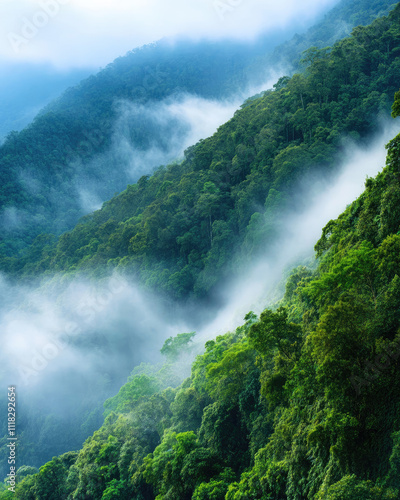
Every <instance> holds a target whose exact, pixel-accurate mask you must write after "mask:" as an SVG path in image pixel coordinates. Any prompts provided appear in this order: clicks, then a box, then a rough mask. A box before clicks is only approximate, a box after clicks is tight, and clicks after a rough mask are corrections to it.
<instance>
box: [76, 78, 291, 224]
mask: <svg viewBox="0 0 400 500" xmlns="http://www.w3.org/2000/svg"><path fill="white" fill-rule="evenodd" d="M284 74H285V69H284V68H279V69H278V68H277V69H274V68H271V69H270V71H269V76H268V79H267V80H266V81H264V82H263V83H261V84H259V85H257V86H249V87H247V88H246V89H244V90H242V91H240V92H237V93H236V94H235V95H233V96H232V97H230V98H229V99H223V100H217V99H206V98H204V97H199V96H197V95H193V94H189V93H186V92H185V93H183V92H181V93H175V94H174V95H172V96H170V97H168V98H166V99H164V100H162V101H160V102H150V103H146V104H139V103H137V102H134V101H127V100H118V101H116V102H115V105H114V107H115V111H116V116H117V118H116V119H115V123H114V126H113V131H112V138H111V146H110V147H109V148H108V150H107V151H106V152H105V153H102V154H98V155H96V156H94V158H93V159H92V160H90V161H89V163H88V164H87V165H85V171H86V172H88V174H89V175H90V176H91V179H90V182H87V181H86V180H85V179H82V176H81V168H78V169H77V175H76V178H75V181H74V185H75V189H76V192H77V197H78V199H79V200H80V205H81V207H80V208H81V211H82V215H83V214H86V213H88V212H92V211H94V210H97V209H99V208H100V207H101V205H102V203H103V202H104V201H105V200H106V199H108V197H109V196H111V195H112V194H114V193H110V192H109V191H108V190H107V189H108V184H107V182H106V181H107V179H103V178H101V177H100V178H99V176H98V172H105V171H106V172H107V171H108V169H107V168H105V167H106V166H107V165H112V166H113V171H114V174H113V175H114V176H116V177H117V179H118V180H117V185H118V186H119V188H120V189H123V188H125V187H126V184H132V183H135V182H137V180H138V179H139V178H140V177H141V176H143V175H149V174H151V173H152V172H153V171H154V169H155V168H157V167H158V166H160V165H167V164H170V163H173V162H180V161H182V160H183V155H184V151H185V150H186V149H187V148H188V147H189V146H192V145H193V144H196V143H197V142H199V141H200V140H201V139H205V138H207V137H210V136H212V135H213V134H214V133H215V132H216V131H217V129H218V128H219V127H220V126H221V125H223V124H224V123H226V122H227V121H228V120H230V119H231V118H232V117H233V115H234V113H235V112H236V111H237V109H239V108H240V106H241V105H242V103H243V102H244V101H245V100H246V99H247V98H248V97H249V96H253V95H255V94H258V93H259V92H261V91H263V90H267V89H270V88H272V86H273V84H274V83H275V82H276V81H277V80H278V79H279V77H280V76H282V75H284ZM99 135H100V138H101V131H99ZM96 177H97V179H96Z"/></svg>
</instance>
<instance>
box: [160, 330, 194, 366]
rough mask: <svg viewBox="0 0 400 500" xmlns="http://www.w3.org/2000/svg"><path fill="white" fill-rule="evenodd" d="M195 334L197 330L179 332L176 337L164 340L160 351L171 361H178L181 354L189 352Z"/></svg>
mask: <svg viewBox="0 0 400 500" xmlns="http://www.w3.org/2000/svg"><path fill="white" fill-rule="evenodd" d="M195 335H196V333H195V332H191V333H178V335H177V336H176V337H174V338H172V337H170V338H169V339H167V340H166V341H165V342H164V345H163V346H162V348H161V351H160V352H161V354H163V355H164V356H165V357H166V358H167V359H168V360H169V361H176V360H177V359H178V358H179V357H180V356H184V355H185V354H186V355H187V354H189V352H190V347H189V343H190V342H192V339H193V337H194V336H195Z"/></svg>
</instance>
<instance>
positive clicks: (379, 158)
mask: <svg viewBox="0 0 400 500" xmlns="http://www.w3.org/2000/svg"><path fill="white" fill-rule="evenodd" d="M399 131H400V127H399V124H398V123H397V122H396V123H395V122H392V123H390V124H387V125H386V126H385V127H384V130H383V132H382V133H381V134H380V135H379V136H378V137H377V138H376V139H375V140H374V141H373V142H372V143H371V145H370V147H369V148H365V149H360V148H357V147H355V146H352V147H351V146H350V147H349V148H348V157H347V160H346V161H345V162H344V163H343V164H342V165H341V166H340V169H339V173H338V175H337V176H336V178H335V181H334V182H333V183H332V182H331V183H330V184H327V183H326V182H323V181H321V180H319V181H318V180H315V179H314V180H313V181H312V184H311V185H309V186H307V187H306V186H303V187H302V189H301V191H302V193H301V194H302V196H305V197H307V200H308V207H307V209H306V210H305V211H303V212H300V213H299V212H288V213H287V214H285V222H284V224H283V226H282V230H281V236H280V238H278V240H277V241H276V242H275V243H274V246H273V249H272V250H271V251H270V252H268V254H266V255H265V256H263V258H262V259H260V260H259V262H257V263H255V264H254V265H253V266H252V267H250V268H249V269H248V271H247V273H246V274H245V276H242V277H241V278H239V279H238V280H236V282H235V283H234V284H233V285H231V286H230V287H229V289H228V290H226V291H225V292H224V294H223V295H224V297H225V302H226V303H227V306H226V307H224V308H223V309H222V310H221V311H220V312H219V313H218V315H217V317H216V318H215V319H214V320H213V321H212V322H211V323H210V324H209V325H207V326H206V328H204V329H203V330H202V331H201V332H199V334H198V336H197V341H202V342H203V341H206V340H207V339H210V338H214V337H215V336H216V335H218V334H223V333H225V332H227V331H232V330H234V329H235V328H236V327H237V326H238V325H240V324H242V323H243V318H244V316H245V315H246V314H247V313H248V312H249V311H250V310H253V311H254V312H256V313H257V314H259V313H260V312H262V311H263V309H265V307H266V306H267V305H268V301H269V300H270V299H271V298H272V300H273V299H274V298H276V297H275V296H274V291H275V289H276V287H277V286H278V284H279V282H280V281H281V280H282V278H283V277H284V275H285V273H286V272H287V271H288V270H289V269H290V268H291V267H292V266H296V265H298V264H299V263H300V262H302V261H304V259H309V258H312V257H313V255H314V245H315V244H316V242H317V241H318V240H319V238H320V237H321V232H322V228H323V227H324V226H325V225H326V224H327V223H328V222H329V221H330V220H332V219H336V218H337V217H338V216H339V215H340V214H341V213H342V212H343V211H344V210H345V208H346V206H347V205H349V204H350V203H352V202H353V201H354V200H355V199H356V198H357V197H358V196H359V195H360V194H361V193H362V192H363V191H364V189H365V186H364V183H365V180H366V178H367V177H375V176H376V175H377V174H378V172H379V171H381V170H382V168H383V167H384V166H385V163H386V153H387V151H386V149H385V145H386V144H387V143H388V142H389V140H391V139H392V138H393V137H394V136H395V135H396V134H397V133H398V132H399Z"/></svg>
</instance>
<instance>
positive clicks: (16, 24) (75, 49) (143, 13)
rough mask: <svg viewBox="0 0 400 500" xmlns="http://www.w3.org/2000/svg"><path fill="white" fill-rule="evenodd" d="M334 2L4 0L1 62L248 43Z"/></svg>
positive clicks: (303, 21)
mask: <svg viewBox="0 0 400 500" xmlns="http://www.w3.org/2000/svg"><path fill="white" fill-rule="evenodd" d="M337 1H338V0H319V1H317V0H305V1H304V2H301V3H299V2H295V1H294V0H283V1H282V2H274V1H271V0H269V1H267V2H266V1H265V0H264V1H263V0H192V1H190V2H188V1H187V0H172V1H171V2H168V3H166V2H164V1H162V0H145V1H144V0H134V1H131V0H119V1H118V2H112V1H111V0H99V1H97V2H95V3H93V1H92V0H19V1H18V2H15V1H13V0H3V2H2V3H1V5H0V39H1V40H2V42H1V43H0V60H1V59H3V60H18V61H33V62H45V61H46V62H51V63H52V64H53V65H54V66H56V67H59V68H69V67H95V68H98V67H99V66H103V65H105V64H107V63H109V62H110V61H111V60H113V59H115V58H116V57H118V56H120V55H121V54H124V53H125V52H127V51H128V50H131V49H133V48H134V47H137V46H140V45H143V44H145V43H149V42H152V41H154V40H158V39H160V38H162V37H165V36H168V37H176V36H180V37H182V36H183V37H190V38H194V39H199V38H209V39H221V38H231V39H242V40H251V39H254V37H256V36H258V35H259V34H261V33H264V32H274V31H275V32H276V31H279V30H282V29H285V28H287V27H288V26H297V27H298V29H302V28H303V27H305V26H306V25H307V24H309V23H310V22H312V21H313V20H314V19H315V18H316V16H317V15H319V14H321V13H322V12H324V11H326V10H327V9H328V8H329V7H331V6H333V5H334V4H335V3H337Z"/></svg>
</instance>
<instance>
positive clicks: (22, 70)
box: [0, 63, 91, 143]
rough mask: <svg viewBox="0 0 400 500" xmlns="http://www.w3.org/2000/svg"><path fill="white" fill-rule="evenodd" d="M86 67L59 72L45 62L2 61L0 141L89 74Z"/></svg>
mask: <svg viewBox="0 0 400 500" xmlns="http://www.w3.org/2000/svg"><path fill="white" fill-rule="evenodd" d="M90 73H91V71H90V70H89V69H86V70H84V69H79V70H71V71H63V72H58V71H56V70H55V69H53V68H51V67H50V66H47V65H32V64H22V63H19V64H5V63H3V64H2V66H1V75H0V143H1V142H2V141H3V139H4V138H5V137H6V135H7V134H8V133H10V132H11V131H12V130H16V131H20V130H22V129H23V128H24V127H26V126H27V125H28V124H29V123H31V122H32V120H33V119H34V118H35V116H36V115H37V114H38V113H39V111H40V110H41V109H42V108H43V107H44V106H46V105H47V104H49V102H50V101H52V100H53V99H55V98H56V97H58V96H59V95H60V94H61V93H62V92H64V91H65V90H66V89H67V88H68V87H70V86H72V85H76V84H77V83H79V82H80V81H81V80H82V79H83V78H86V77H87V76H89V74H90Z"/></svg>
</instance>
